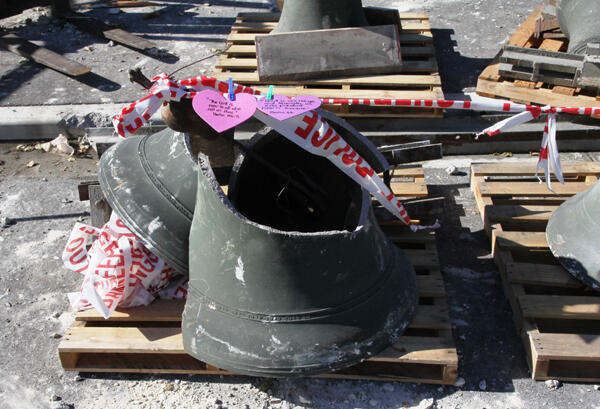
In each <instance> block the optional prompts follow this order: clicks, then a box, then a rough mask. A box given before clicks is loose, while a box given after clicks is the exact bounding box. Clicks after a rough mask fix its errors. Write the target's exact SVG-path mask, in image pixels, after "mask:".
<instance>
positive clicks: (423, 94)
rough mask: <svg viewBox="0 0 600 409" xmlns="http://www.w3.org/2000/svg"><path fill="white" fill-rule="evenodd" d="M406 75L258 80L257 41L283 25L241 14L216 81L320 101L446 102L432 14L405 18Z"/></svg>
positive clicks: (351, 111) (372, 112) (385, 110)
mask: <svg viewBox="0 0 600 409" xmlns="http://www.w3.org/2000/svg"><path fill="white" fill-rule="evenodd" d="M400 19H401V21H402V30H401V31H400V44H401V52H402V64H403V68H402V71H401V72H399V73H398V74H387V75H369V76H358V77H345V78H336V79H326V80H306V81H294V82H292V81H280V82H275V83H273V84H269V83H264V82H261V81H260V80H259V79H258V72H257V62H256V47H255V44H254V37H255V35H257V34H268V33H269V32H270V31H271V30H272V29H273V28H274V27H275V26H276V24H277V21H278V20H279V14H278V13H240V14H238V17H237V19H236V22H235V24H234V25H233V27H232V29H231V34H229V37H228V38H227V44H228V45H229V46H230V47H229V48H228V49H227V51H226V52H225V53H224V54H223V55H222V56H221V57H220V58H219V60H218V62H217V64H216V68H215V71H214V72H213V73H212V76H214V77H216V78H218V79H221V80H228V79H229V78H233V80H234V81H235V82H236V83H240V84H244V85H247V86H251V87H253V88H256V89H259V90H261V91H263V92H265V93H266V92H267V91H268V88H269V85H274V92H275V93H276V94H281V95H286V96H290V97H294V96H298V95H313V96H316V97H319V98H401V99H443V98H444V94H443V92H442V83H441V79H440V75H439V73H438V66H437V62H436V59H435V48H434V46H433V35H432V34H431V28H430V25H429V18H428V16H427V14H423V13H400ZM323 108H325V109H327V110H329V111H331V112H334V113H336V114H338V115H341V116H369V117H423V116H425V117H440V116H442V110H440V109H431V108H407V107H393V106H358V105H354V106H348V105H334V104H326V105H324V106H323Z"/></svg>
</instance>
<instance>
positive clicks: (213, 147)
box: [98, 100, 233, 274]
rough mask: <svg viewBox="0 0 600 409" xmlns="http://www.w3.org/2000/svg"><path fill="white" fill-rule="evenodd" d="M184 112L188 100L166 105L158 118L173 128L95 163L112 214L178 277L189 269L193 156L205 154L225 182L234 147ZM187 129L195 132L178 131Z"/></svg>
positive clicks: (126, 143)
mask: <svg viewBox="0 0 600 409" xmlns="http://www.w3.org/2000/svg"><path fill="white" fill-rule="evenodd" d="M188 105H189V107H188ZM189 109H191V101H190V100H187V101H185V102H182V103H171V104H169V105H168V106H167V109H163V118H164V119H165V122H166V123H167V124H168V125H169V126H170V127H171V128H172V129H169V128H167V129H165V130H163V131H161V132H158V133H155V134H152V135H146V136H130V137H127V138H125V139H124V140H122V141H120V142H119V143H118V144H116V145H114V146H112V147H111V148H110V149H108V150H107V151H106V152H105V153H104V154H103V155H102V157H101V158H100V161H99V163H98V179H99V181H100V186H101V187H102V192H103V193H104V196H105V197H106V200H107V201H108V203H109V204H110V206H111V208H112V209H113V211H114V212H115V213H116V214H117V215H118V216H119V218H120V219H121V220H122V221H123V223H125V225H126V226H127V227H128V228H129V229H130V230H131V231H132V232H133V233H134V234H135V235H136V236H137V237H139V238H140V240H142V242H143V243H144V244H145V245H146V246H147V247H148V249H150V250H151V251H152V252H153V253H154V254H156V255H157V256H159V257H161V258H162V259H164V260H165V261H166V262H167V263H168V264H169V265H170V266H171V267H173V268H175V269H176V270H177V271H178V272H179V273H182V274H187V271H188V235H189V231H190V225H191V223H192V216H193V212H194V205H195V203H196V183H197V175H196V173H197V162H196V156H195V155H196V154H197V152H199V151H202V152H205V153H207V154H210V155H211V158H212V162H211V163H212V164H213V166H215V168H217V169H218V170H219V171H220V176H221V177H220V178H219V179H220V180H227V179H228V177H229V169H230V168H231V165H232V163H233V148H232V146H231V144H230V143H229V142H227V140H226V139H232V138H233V132H232V131H231V132H229V131H228V132H225V133H224V134H223V135H222V136H219V137H217V136H218V135H217V134H216V132H215V131H214V130H213V129H212V128H210V127H209V126H208V124H206V123H205V122H204V121H202V119H200V118H199V117H198V116H197V115H195V114H194V116H191V115H189V116H188V115H187V111H188V110H189ZM194 117H195V118H194ZM182 118H192V119H189V120H188V119H185V120H182ZM190 129H193V130H194V133H190V134H187V133H183V132H187V131H188V130H190ZM178 131H181V132H178Z"/></svg>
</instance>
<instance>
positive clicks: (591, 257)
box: [546, 182, 600, 291]
mask: <svg viewBox="0 0 600 409" xmlns="http://www.w3.org/2000/svg"><path fill="white" fill-rule="evenodd" d="M599 232H600V182H596V184H595V185H594V186H592V187H591V188H589V189H587V190H585V191H583V192H580V193H578V194H576V195H575V196H573V197H571V198H569V199H568V200H567V201H565V202H564V203H563V204H561V205H560V206H559V207H558V208H557V209H556V210H555V211H554V213H553V214H552V217H550V220H549V221H548V226H546V239H547V240H548V245H549V246H550V250H552V254H554V257H556V258H557V259H558V261H560V263H561V264H562V266H563V267H564V268H565V269H566V270H567V271H568V272H569V273H571V275H573V276H574V277H575V278H577V279H578V280H579V281H581V282H583V283H584V284H586V285H589V286H590V287H592V288H593V289H595V290H597V291H600V233H599Z"/></svg>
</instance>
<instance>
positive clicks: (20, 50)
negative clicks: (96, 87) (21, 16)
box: [0, 31, 92, 77]
mask: <svg viewBox="0 0 600 409" xmlns="http://www.w3.org/2000/svg"><path fill="white" fill-rule="evenodd" d="M0 34H2V32H1V31H0ZM0 47H2V48H5V49H7V50H8V51H10V52H12V53H15V54H17V55H20V56H22V57H25V58H27V59H30V60H32V61H35V62H37V63H38V64H42V65H44V66H46V67H48V68H52V69H53V70H56V71H58V72H62V73H63V74H67V75H71V76H74V77H76V76H79V75H83V74H85V73H88V72H90V71H91V70H92V69H91V68H90V67H87V66H85V65H83V64H80V63H78V62H75V61H71V60H69V59H67V58H65V57H63V56H62V55H60V54H57V53H55V52H54V51H50V50H48V49H47V48H44V47H40V46H38V45H36V44H34V43H32V42H30V41H27V40H24V39H22V38H21V37H19V36H17V35H15V34H10V33H8V34H2V35H0Z"/></svg>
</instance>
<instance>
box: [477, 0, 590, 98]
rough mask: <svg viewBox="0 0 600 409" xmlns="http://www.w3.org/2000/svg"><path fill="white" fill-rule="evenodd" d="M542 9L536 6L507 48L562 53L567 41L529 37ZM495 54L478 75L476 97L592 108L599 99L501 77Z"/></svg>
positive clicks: (587, 92) (578, 91) (575, 90)
mask: <svg viewBox="0 0 600 409" xmlns="http://www.w3.org/2000/svg"><path fill="white" fill-rule="evenodd" d="M543 8H544V6H543V5H541V6H538V7H537V8H536V9H535V10H534V11H533V12H532V13H531V15H530V16H529V17H528V18H527V19H526V20H525V21H524V22H523V24H521V26H520V27H519V28H518V29H517V30H516V31H515V33H514V34H513V35H512V37H511V38H510V39H509V40H508V44H509V45H514V46H517V47H526V48H537V49H542V50H549V51H566V50H567V46H568V40H563V39H551V38H548V39H542V38H540V39H536V38H535V37H534V36H533V33H534V30H535V21H536V19H537V18H539V17H540V16H541V15H542V10H543ZM499 55H500V54H498V55H497V56H496V58H494V60H493V61H492V63H491V64H490V65H489V66H487V67H486V68H485V69H484V70H483V72H482V73H481V74H480V75H479V79H478V80H477V89H476V92H477V94H479V95H481V96H485V97H491V98H502V99H509V100H511V101H514V102H520V103H525V104H531V103H535V104H541V105H552V106H572V107H596V106H600V99H599V98H598V96H597V93H596V91H593V90H582V89H581V88H570V87H563V86H558V85H552V84H545V83H543V82H531V81H522V80H515V79H512V78H504V77H502V76H501V75H500V73H499V68H500V63H499Z"/></svg>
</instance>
